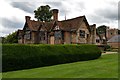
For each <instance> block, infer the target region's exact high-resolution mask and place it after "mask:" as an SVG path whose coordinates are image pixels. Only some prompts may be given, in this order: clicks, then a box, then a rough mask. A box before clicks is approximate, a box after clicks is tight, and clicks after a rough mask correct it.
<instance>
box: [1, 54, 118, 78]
mask: <svg viewBox="0 0 120 80" xmlns="http://www.w3.org/2000/svg"><path fill="white" fill-rule="evenodd" d="M3 78H118V54H107V55H102V56H101V58H99V59H96V60H90V61H82V62H74V63H68V64H61V65H55V66H49V67H42V68H34V69H28V70H20V71H13V72H6V73H3Z"/></svg>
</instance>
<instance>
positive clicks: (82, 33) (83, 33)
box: [80, 30, 85, 38]
mask: <svg viewBox="0 0 120 80" xmlns="http://www.w3.org/2000/svg"><path fill="white" fill-rule="evenodd" d="M80 37H81V38H85V31H84V30H80Z"/></svg>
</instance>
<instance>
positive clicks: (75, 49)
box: [2, 44, 101, 72]
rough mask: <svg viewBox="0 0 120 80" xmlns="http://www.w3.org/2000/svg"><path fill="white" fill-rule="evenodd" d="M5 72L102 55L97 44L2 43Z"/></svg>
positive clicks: (94, 57) (95, 57) (89, 58)
mask: <svg viewBox="0 0 120 80" xmlns="http://www.w3.org/2000/svg"><path fill="white" fill-rule="evenodd" d="M2 47H3V48H2V49H3V54H2V57H3V58H2V59H3V60H2V61H3V69H2V70H3V72H6V71H13V70H21V69H29V68H36V67H42V66H50V65H55V64H62V63H70V62H75V61H83V60H92V59H97V58H99V57H100V56H101V51H100V50H99V49H98V47H97V46H96V45H18V44H4V45H2Z"/></svg>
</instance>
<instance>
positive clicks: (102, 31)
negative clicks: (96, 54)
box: [97, 25, 107, 43]
mask: <svg viewBox="0 0 120 80" xmlns="http://www.w3.org/2000/svg"><path fill="white" fill-rule="evenodd" d="M106 29H107V26H105V25H101V26H99V27H98V28H97V34H98V36H99V37H100V40H103V38H102V36H101V35H102V34H103V35H104V36H105V43H107V36H106Z"/></svg>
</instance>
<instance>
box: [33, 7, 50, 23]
mask: <svg viewBox="0 0 120 80" xmlns="http://www.w3.org/2000/svg"><path fill="white" fill-rule="evenodd" d="M34 13H35V18H37V20H38V21H42V22H49V21H51V17H52V10H50V6H49V5H46V6H40V7H38V8H37V10H35V11H34Z"/></svg>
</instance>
